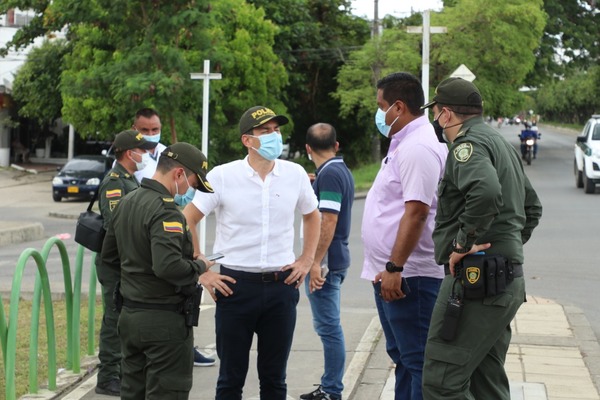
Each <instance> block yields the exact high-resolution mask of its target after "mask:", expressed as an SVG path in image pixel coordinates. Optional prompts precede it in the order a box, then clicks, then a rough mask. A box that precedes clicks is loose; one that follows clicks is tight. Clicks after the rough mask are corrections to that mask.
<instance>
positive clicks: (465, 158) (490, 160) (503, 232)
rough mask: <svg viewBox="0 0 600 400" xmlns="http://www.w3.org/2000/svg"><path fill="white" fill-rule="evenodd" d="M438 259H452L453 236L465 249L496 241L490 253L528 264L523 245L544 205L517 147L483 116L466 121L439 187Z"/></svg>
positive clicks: (452, 147)
mask: <svg viewBox="0 0 600 400" xmlns="http://www.w3.org/2000/svg"><path fill="white" fill-rule="evenodd" d="M438 196H439V199H438V208H437V214H436V217H435V229H434V232H433V241H434V244H435V259H436V261H437V262H438V263H439V264H445V263H448V259H449V255H450V253H451V252H452V240H453V239H455V238H456V241H457V242H458V244H460V245H461V246H463V247H471V246H472V245H473V244H482V243H491V245H492V247H490V248H489V249H488V250H487V251H486V253H487V254H499V255H503V256H505V257H507V258H508V259H510V260H511V261H513V262H516V263H522V262H523V244H524V243H525V242H526V241H527V240H529V237H530V236H531V232H532V231H533V228H535V227H536V226H537V224H538V223H539V220H540V218H541V216H542V205H541V203H540V201H539V199H538V197H537V194H536V193H535V191H534V190H533V187H532V186H531V183H530V182H529V179H528V178H527V176H526V175H525V172H524V171H523V164H522V163H521V161H520V159H519V154H518V153H517V151H516V150H515V148H514V147H513V146H512V145H511V144H510V143H508V142H507V141H506V140H504V138H503V137H502V136H501V135H500V134H499V133H498V132H496V131H495V130H493V129H492V128H491V127H489V126H488V125H486V124H485V123H484V122H483V118H482V117H474V118H471V119H469V120H467V121H465V123H464V124H463V126H462V128H461V131H460V132H459V133H458V135H457V137H456V139H455V140H454V143H452V146H451V147H450V152H449V154H448V159H447V161H446V169H445V171H444V177H443V178H442V181H441V182H440V186H439V189H438Z"/></svg>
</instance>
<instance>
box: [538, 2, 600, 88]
mask: <svg viewBox="0 0 600 400" xmlns="http://www.w3.org/2000/svg"><path fill="white" fill-rule="evenodd" d="M544 11H545V12H546V14H547V15H548V22H547V24H546V28H545V31H544V35H543V37H542V41H541V43H540V46H539V48H538V49H536V51H535V56H536V61H535V67H534V70H533V71H531V72H530V74H529V75H528V77H527V84H528V85H529V86H539V85H542V84H544V83H546V82H548V81H550V80H555V79H560V78H563V77H565V76H569V75H571V74H573V73H575V74H576V73H578V71H581V70H586V69H588V68H590V67H591V66H594V65H597V64H598V61H599V59H600V48H599V47H598V26H599V25H600V12H599V10H598V5H597V2H594V1H580V0H544Z"/></svg>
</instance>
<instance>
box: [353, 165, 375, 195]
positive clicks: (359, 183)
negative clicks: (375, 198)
mask: <svg viewBox="0 0 600 400" xmlns="http://www.w3.org/2000/svg"><path fill="white" fill-rule="evenodd" d="M380 166H381V163H373V164H366V165H362V166H360V167H358V168H354V169H353V170H352V176H353V177H354V187H355V190H356V191H357V192H364V191H367V190H369V189H370V188H371V185H372V184H373V181H374V180H375V177H376V176H377V172H379V168H380Z"/></svg>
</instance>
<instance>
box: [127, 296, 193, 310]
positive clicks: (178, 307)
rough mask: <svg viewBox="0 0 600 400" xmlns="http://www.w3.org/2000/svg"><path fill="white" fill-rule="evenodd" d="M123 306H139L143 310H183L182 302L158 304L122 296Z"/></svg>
mask: <svg viewBox="0 0 600 400" xmlns="http://www.w3.org/2000/svg"><path fill="white" fill-rule="evenodd" d="M123 306H125V307H127V308H141V309H143V310H162V311H173V312H176V313H180V314H181V313H182V312H183V303H177V304H158V303H140V302H139V301H133V300H129V299H126V298H123Z"/></svg>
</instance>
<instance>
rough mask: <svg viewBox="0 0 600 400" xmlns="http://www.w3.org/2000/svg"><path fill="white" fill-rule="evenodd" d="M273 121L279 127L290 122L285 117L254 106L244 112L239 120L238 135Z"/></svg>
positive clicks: (268, 109)
mask: <svg viewBox="0 0 600 400" xmlns="http://www.w3.org/2000/svg"><path fill="white" fill-rule="evenodd" d="M272 119H274V120H275V121H277V122H278V123H279V125H285V124H287V123H288V122H290V120H289V119H288V118H287V117H286V116H285V115H276V114H275V112H274V111H273V110H271V109H270V108H267V107H263V106H254V107H252V108H249V109H248V110H246V112H245V113H244V114H243V115H242V118H240V134H241V135H243V134H244V133H246V132H248V131H251V130H252V129H254V128H256V127H258V126H261V125H262V124H266V123H267V122H269V121H271V120H272Z"/></svg>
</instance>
